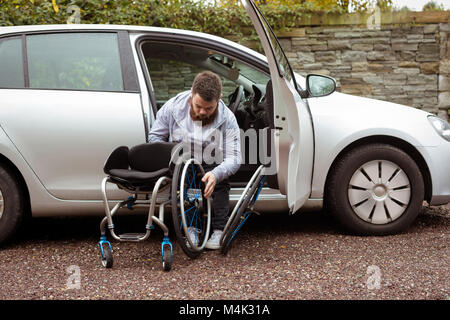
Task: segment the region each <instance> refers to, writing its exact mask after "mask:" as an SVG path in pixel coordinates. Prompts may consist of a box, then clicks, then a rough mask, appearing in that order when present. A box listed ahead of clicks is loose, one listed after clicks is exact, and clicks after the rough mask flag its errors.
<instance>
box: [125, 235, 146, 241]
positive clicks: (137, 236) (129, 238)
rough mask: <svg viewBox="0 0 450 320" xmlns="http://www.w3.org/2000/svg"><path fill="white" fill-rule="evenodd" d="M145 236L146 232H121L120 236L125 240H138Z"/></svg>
mask: <svg viewBox="0 0 450 320" xmlns="http://www.w3.org/2000/svg"><path fill="white" fill-rule="evenodd" d="M144 236H145V233H123V234H119V238H120V240H125V241H127V240H128V241H133V240H138V239H140V238H142V237H144Z"/></svg>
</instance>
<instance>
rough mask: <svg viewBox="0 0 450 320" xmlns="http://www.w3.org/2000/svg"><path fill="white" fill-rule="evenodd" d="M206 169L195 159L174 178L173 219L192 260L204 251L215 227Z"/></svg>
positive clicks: (179, 238)
mask: <svg viewBox="0 0 450 320" xmlns="http://www.w3.org/2000/svg"><path fill="white" fill-rule="evenodd" d="M204 173H205V172H204V170H203V168H202V166H201V165H200V164H199V163H198V162H196V161H195V160H194V159H190V160H188V161H186V162H185V163H183V164H177V165H176V166H175V169H174V173H173V178H172V195H171V201H172V219H173V224H174V229H175V234H176V236H177V240H178V243H179V245H180V246H181V249H182V250H183V251H184V252H185V253H186V255H187V256H188V257H190V258H192V259H195V258H197V257H198V256H199V255H200V253H201V251H202V250H203V248H204V246H205V244H206V242H207V240H208V239H207V237H208V235H209V229H210V225H211V204H210V200H209V199H205V198H204V197H203V188H204V186H203V183H202V182H201V178H202V177H203V175H204Z"/></svg>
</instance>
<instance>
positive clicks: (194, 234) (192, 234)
mask: <svg viewBox="0 0 450 320" xmlns="http://www.w3.org/2000/svg"><path fill="white" fill-rule="evenodd" d="M198 233H199V230H198V229H197V228H195V227H189V228H188V237H189V238H190V239H191V242H192V244H193V245H194V246H196V247H198V243H199V240H200V239H199V238H198ZM186 245H187V247H188V248H190V247H191V245H190V243H189V241H188V240H187V239H186Z"/></svg>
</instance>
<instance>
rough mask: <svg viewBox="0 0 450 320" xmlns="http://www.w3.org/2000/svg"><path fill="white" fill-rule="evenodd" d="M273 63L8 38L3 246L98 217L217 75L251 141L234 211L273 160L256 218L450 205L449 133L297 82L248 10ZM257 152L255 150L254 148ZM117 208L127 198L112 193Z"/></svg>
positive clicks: (136, 45)
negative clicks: (114, 166)
mask: <svg viewBox="0 0 450 320" xmlns="http://www.w3.org/2000/svg"><path fill="white" fill-rule="evenodd" d="M244 3H245V7H246V10H247V12H248V14H249V16H250V18H251V20H252V22H253V24H254V27H255V29H256V31H257V33H258V35H259V37H260V41H261V44H262V47H263V49H264V52H265V56H263V55H261V54H259V53H257V52H255V51H253V50H251V49H248V48H246V47H244V46H241V45H239V44H236V43H234V42H231V41H228V40H226V39H223V38H219V37H216V36H212V35H208V34H203V33H198V32H192V31H185V30H174V29H165V28H152V27H137V26H113V25H45V26H16V27H1V28H0V242H2V241H4V240H6V239H7V238H8V237H10V236H11V235H12V234H13V233H14V231H15V230H16V228H17V227H18V226H19V224H20V222H21V220H22V218H23V217H24V216H25V215H27V214H29V213H31V215H32V216H33V217H43V216H60V215H68V216H74V215H88V214H102V213H103V212H104V211H103V206H102V200H101V199H102V196H101V190H100V184H101V181H102V178H103V177H104V173H103V171H102V168H103V164H104V161H105V160H106V158H107V157H108V155H109V154H110V152H111V151H112V150H113V149H115V148H116V147H117V146H120V145H127V146H134V145H137V144H141V143H145V142H146V141H147V136H148V132H149V130H150V129H151V126H152V123H153V121H154V119H155V114H156V112H157V111H158V108H160V107H161V106H162V104H164V102H165V101H167V100H168V99H169V98H171V97H173V96H174V95H176V94H177V93H179V92H180V91H183V90H187V89H189V88H190V86H191V83H192V80H193V77H194V76H195V74H196V73H197V72H199V71H202V70H205V69H208V70H212V71H214V72H215V73H217V74H219V75H220V76H221V78H222V80H223V85H224V95H223V97H224V98H223V99H224V101H225V102H226V103H228V105H229V107H230V108H231V109H232V110H233V111H234V112H235V114H236V117H237V119H238V122H239V125H240V127H241V128H242V131H243V139H242V146H243V150H244V151H243V155H244V157H245V163H244V165H242V166H241V169H240V170H239V171H238V173H237V174H236V175H234V176H233V177H232V178H231V183H232V190H231V201H232V202H235V201H236V200H237V199H238V198H239V196H240V194H241V192H242V190H243V189H244V187H245V185H246V183H247V181H248V179H249V177H251V175H252V173H253V172H254V170H255V169H256V168H257V166H258V165H259V164H260V163H261V159H262V158H261V157H259V156H255V155H259V154H260V153H261V151H264V149H266V148H265V147H264V143H261V141H259V136H258V135H256V137H255V135H251V134H247V132H250V131H249V130H256V132H260V131H265V132H268V133H269V134H268V135H267V137H269V144H270V145H271V146H272V147H273V152H272V153H271V154H270V158H271V164H270V165H271V167H272V168H273V171H272V173H271V175H270V176H268V179H267V183H266V185H265V187H264V189H263V191H262V193H261V195H260V198H259V201H258V203H257V210H284V211H287V210H289V212H290V213H295V212H299V211H305V210H311V209H314V210H319V209H321V208H322V207H324V206H326V207H327V208H329V209H330V210H331V212H332V213H333V214H334V216H335V217H336V218H337V220H338V221H339V222H340V223H342V225H343V226H345V227H346V228H347V229H349V230H350V231H352V232H355V233H358V234H367V235H383V234H392V233H397V232H400V231H402V230H404V229H405V228H406V227H408V226H409V225H410V224H411V222H412V221H414V219H415V218H416V216H417V215H418V213H419V210H420V208H421V206H422V202H423V200H426V201H428V203H430V204H431V205H440V204H446V203H448V202H450V127H449V124H448V123H447V122H446V121H444V120H442V119H439V118H437V117H436V116H434V115H432V114H430V113H426V112H424V111H421V110H417V109H414V108H410V107H406V106H401V105H398V104H393V103H388V102H383V101H377V100H372V99H366V98H361V97H355V96H351V95H346V94H342V93H339V92H335V82H334V80H333V79H331V78H328V77H324V76H320V75H309V76H307V77H306V78H304V77H302V76H300V75H299V74H297V73H295V72H293V70H292V68H291V66H290V65H289V62H288V60H287V58H286V56H285V54H284V53H283V50H282V48H281V46H280V44H279V42H278V40H277V38H276V37H275V35H274V33H273V32H272V30H271V29H270V27H269V25H268V24H267V22H266V20H265V18H264V17H263V16H262V14H261V13H260V11H259V10H258V8H257V7H256V6H255V5H254V3H253V2H252V1H251V0H247V1H244ZM255 148H256V149H255ZM108 194H109V195H110V198H111V199H113V200H122V199H123V198H124V192H123V191H122V190H119V189H111V190H108Z"/></svg>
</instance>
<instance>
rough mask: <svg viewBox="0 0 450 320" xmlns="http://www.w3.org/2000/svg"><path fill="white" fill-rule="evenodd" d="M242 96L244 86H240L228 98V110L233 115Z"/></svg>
mask: <svg viewBox="0 0 450 320" xmlns="http://www.w3.org/2000/svg"><path fill="white" fill-rule="evenodd" d="M243 94H244V86H242V85H240V86H239V87H237V88H236V90H234V92H233V94H232V95H231V98H230V104H229V105H228V108H230V110H231V112H233V113H235V112H236V110H237V107H238V106H239V103H240V102H241V98H242V95H243Z"/></svg>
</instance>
